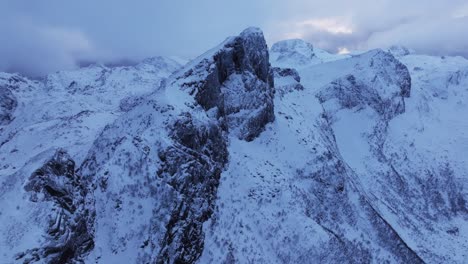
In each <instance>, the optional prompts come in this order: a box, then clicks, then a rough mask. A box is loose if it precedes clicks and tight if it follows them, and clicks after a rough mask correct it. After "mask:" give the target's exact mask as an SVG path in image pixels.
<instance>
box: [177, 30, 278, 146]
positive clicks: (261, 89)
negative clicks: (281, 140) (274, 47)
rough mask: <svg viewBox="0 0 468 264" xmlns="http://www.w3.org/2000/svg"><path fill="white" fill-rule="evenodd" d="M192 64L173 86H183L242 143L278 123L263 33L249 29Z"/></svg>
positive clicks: (271, 74)
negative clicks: (272, 122)
mask: <svg viewBox="0 0 468 264" xmlns="http://www.w3.org/2000/svg"><path fill="white" fill-rule="evenodd" d="M218 49H219V50H218V51H216V52H214V51H213V50H212V51H210V53H212V54H205V55H202V56H201V57H199V58H197V59H196V60H195V61H194V62H192V63H191V65H193V66H194V67H187V68H186V69H184V70H183V71H181V73H180V74H178V76H177V77H176V80H175V82H174V83H173V84H172V85H175V84H176V85H178V86H181V87H182V89H184V90H187V91H188V92H189V93H190V94H194V95H195V100H196V101H197V102H198V103H199V104H200V105H201V106H202V107H203V108H204V109H205V110H210V109H212V108H216V111H217V112H218V116H219V117H223V118H225V119H226V122H227V126H228V128H229V129H230V130H232V133H233V134H235V135H236V136H237V137H239V138H240V139H245V140H247V141H250V140H252V139H254V138H255V137H257V136H258V135H259V134H260V132H262V130H263V128H264V126H265V125H266V124H267V123H269V122H271V121H273V120H274V110H273V96H274V84H273V72H272V71H271V69H270V63H269V55H268V48H267V46H266V43H265V39H264V37H263V33H262V32H261V31H260V30H259V29H256V28H249V29H247V30H245V31H244V32H242V33H241V34H240V36H238V37H235V38H231V39H228V40H226V41H225V42H224V43H223V44H222V45H221V46H220V47H218Z"/></svg>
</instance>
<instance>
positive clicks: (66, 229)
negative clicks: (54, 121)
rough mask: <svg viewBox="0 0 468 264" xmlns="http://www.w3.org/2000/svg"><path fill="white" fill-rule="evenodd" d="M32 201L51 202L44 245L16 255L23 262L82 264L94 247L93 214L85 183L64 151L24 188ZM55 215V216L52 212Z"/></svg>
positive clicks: (37, 171) (36, 172) (60, 151)
mask: <svg viewBox="0 0 468 264" xmlns="http://www.w3.org/2000/svg"><path fill="white" fill-rule="evenodd" d="M24 188H25V190H26V191H28V192H29V193H30V200H31V201H32V202H37V203H40V202H51V203H52V206H53V207H54V208H55V210H52V211H51V215H50V224H49V226H48V227H46V229H47V231H46V232H47V236H46V240H47V243H46V244H45V245H44V246H43V247H41V248H33V249H29V250H27V251H25V252H23V253H19V254H18V255H17V260H20V259H21V260H22V261H24V263H32V262H37V261H41V262H44V263H82V262H83V257H84V256H86V254H87V253H89V251H90V250H92V249H93V247H94V241H93V233H94V230H93V224H94V223H93V222H94V214H95V213H94V211H93V207H92V206H87V201H88V200H87V199H88V197H87V195H88V183H87V182H86V181H84V180H83V179H82V178H81V177H80V176H79V175H77V174H75V162H74V161H73V160H72V159H71V158H70V156H69V155H68V154H67V153H66V152H65V151H64V150H58V151H57V152H56V153H55V155H54V157H53V158H52V159H51V160H49V161H48V162H47V163H46V164H44V166H43V167H42V168H40V169H38V170H36V171H35V172H34V173H33V174H32V175H31V177H30V178H29V181H28V182H27V184H26V185H25V187H24ZM54 212H56V213H54Z"/></svg>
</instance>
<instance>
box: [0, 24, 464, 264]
mask: <svg viewBox="0 0 468 264" xmlns="http://www.w3.org/2000/svg"><path fill="white" fill-rule="evenodd" d="M467 114H468V60H466V59H464V58H461V57H448V56H447V57H434V56H426V55H417V54H415V53H414V52H413V51H411V50H409V49H407V48H404V47H400V46H393V47H391V48H390V49H389V50H388V52H385V51H383V50H371V51H368V52H365V53H359V54H357V53H353V55H337V54H329V53H327V52H325V51H323V50H319V49H316V48H314V47H313V46H312V45H311V44H309V43H306V42H304V41H302V40H285V41H281V42H279V43H276V44H274V45H272V48H271V50H268V48H267V46H266V43H265V40H264V38H263V33H262V32H261V31H260V30H259V29H256V28H249V29H247V30H245V31H243V32H242V33H241V34H240V35H239V36H237V37H230V38H228V39H226V40H225V41H224V42H222V43H221V44H220V45H219V46H217V47H214V48H213V49H211V50H209V51H208V52H206V53H205V54H203V55H201V56H199V57H198V58H196V59H195V60H193V61H191V62H188V63H187V64H186V65H180V64H179V63H178V62H176V61H174V60H172V59H169V58H162V57H156V58H152V59H147V60H145V61H143V62H142V63H140V64H138V65H136V66H133V67H114V68H109V67H104V66H98V65H94V66H90V67H87V68H83V69H79V70H76V71H71V72H58V73H55V74H51V75H49V76H47V77H46V78H44V79H43V80H29V79H27V78H25V77H22V76H20V75H17V74H7V73H1V74H0V183H1V185H0V190H1V191H0V205H1V213H0V221H1V223H3V224H2V225H0V233H1V234H2V235H1V236H0V238H1V239H0V258H1V259H3V260H4V262H5V263H466V262H467V261H468V255H467V253H466V248H468V206H467V204H466V201H467V199H468V198H467V197H468V196H467V195H468V193H467V182H468V175H467V172H468V159H467V158H466V155H465V154H466V153H467V152H468V134H467V133H468V132H467V131H468V121H465V118H464V116H465V115H467Z"/></svg>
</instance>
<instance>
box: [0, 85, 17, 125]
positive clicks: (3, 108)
mask: <svg viewBox="0 0 468 264" xmlns="http://www.w3.org/2000/svg"><path fill="white" fill-rule="evenodd" d="M17 104H18V103H17V102H16V98H15V96H14V95H13V93H12V92H11V91H10V90H8V89H7V88H5V87H0V126H1V125H8V124H9V123H10V122H11V120H13V112H14V111H15V108H16V105H17Z"/></svg>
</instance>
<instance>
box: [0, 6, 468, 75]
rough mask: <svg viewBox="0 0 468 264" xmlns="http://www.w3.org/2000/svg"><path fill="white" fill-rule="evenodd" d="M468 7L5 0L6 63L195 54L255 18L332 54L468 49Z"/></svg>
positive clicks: (18, 67) (31, 69)
mask: <svg viewBox="0 0 468 264" xmlns="http://www.w3.org/2000/svg"><path fill="white" fill-rule="evenodd" d="M466 15H468V4H467V3H466V0H451V1H440V0H415V1H407V0H382V1H375V0H328V1H326V2H324V1H318V0H289V1H280V0H256V1H252V0H238V1H218V0H198V1H189V0H157V1H154V0H141V1H138V2H135V1H125V0H112V1H111V0H102V1H94V0H82V1H62V0H44V1H26V0H15V1H12V0H5V1H2V2H1V3H0V19H1V21H0V42H1V43H2V45H1V46H0V57H1V60H0V71H20V72H23V73H26V74H29V75H35V76H37V75H43V74H46V73H49V72H51V71H55V70H59V69H71V68H74V67H78V66H79V65H83V64H86V63H84V62H102V63H118V62H122V61H124V62H133V61H138V60H141V59H143V58H145V57H149V56H155V55H178V56H181V57H185V58H191V57H194V56H197V55H198V54H200V53H202V52H204V51H205V50H207V49H209V48H211V47H212V46H214V45H216V44H218V43H219V42H220V41H222V40H224V38H225V37H227V36H229V35H235V34H238V33H239V32H240V31H242V30H243V29H244V28H246V27H248V26H259V27H261V28H263V29H264V33H265V37H266V38H267V42H268V43H269V44H270V45H271V44H272V43H273V42H275V41H278V40H281V39H285V38H289V37H294V38H296V37H302V38H304V39H305V40H308V41H310V42H311V43H312V44H314V46H316V47H320V48H324V49H327V50H329V51H333V52H336V51H337V50H338V49H339V48H344V47H346V48H348V49H368V48H374V47H385V46H389V45H391V44H398V43H400V44H404V45H407V46H409V47H411V48H414V49H416V50H418V51H421V52H427V53H431V54H441V53H445V54H451V55H454V54H455V55H465V56H467V54H466V50H467V49H466V45H467V43H468V39H466V38H465V37H463V36H464V35H466V33H467V28H468V27H466V26H463V25H462V24H463V22H466V18H463V16H466ZM445 40H446V41H445Z"/></svg>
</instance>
